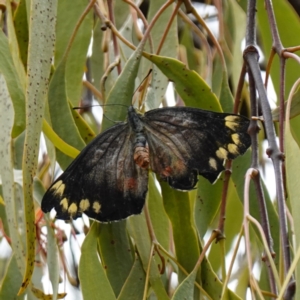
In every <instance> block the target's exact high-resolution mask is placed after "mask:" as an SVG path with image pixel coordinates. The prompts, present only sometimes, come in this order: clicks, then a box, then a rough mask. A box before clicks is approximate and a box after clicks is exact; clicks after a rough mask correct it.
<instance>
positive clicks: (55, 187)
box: [51, 180, 66, 196]
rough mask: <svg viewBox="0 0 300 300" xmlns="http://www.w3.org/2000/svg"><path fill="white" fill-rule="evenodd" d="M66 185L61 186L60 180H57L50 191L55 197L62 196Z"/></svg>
mask: <svg viewBox="0 0 300 300" xmlns="http://www.w3.org/2000/svg"><path fill="white" fill-rule="evenodd" d="M65 187H66V185H65V184H63V181H62V180H58V181H57V182H56V183H55V184H53V185H52V187H51V190H53V192H54V193H55V194H57V195H60V196H62V195H63V193H64V190H65Z"/></svg>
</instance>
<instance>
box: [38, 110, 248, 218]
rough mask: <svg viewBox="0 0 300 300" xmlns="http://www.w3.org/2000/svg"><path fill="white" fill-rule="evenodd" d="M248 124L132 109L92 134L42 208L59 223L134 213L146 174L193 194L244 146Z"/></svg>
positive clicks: (229, 117)
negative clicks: (119, 120)
mask: <svg viewBox="0 0 300 300" xmlns="http://www.w3.org/2000/svg"><path fill="white" fill-rule="evenodd" d="M248 125H249V120H248V119H247V118H244V117H242V116H238V115H233V114H223V113H215V112H209V111H203V110H200V109H196V108H189V107H169V108H168V107H167V108H159V109H154V110H150V111H148V112H146V113H145V114H144V115H141V114H139V113H137V112H136V111H135V109H134V108H133V107H132V106H130V107H129V108H128V120H127V122H122V123H118V124H116V125H115V126H113V127H111V128H109V129H108V130H106V131H105V132H103V133H102V134H100V135H98V136H97V137H96V138H95V139H94V140H93V141H92V142H91V143H90V144H89V145H87V146H86V148H84V149H83V151H82V152H81V153H80V154H79V155H78V157H77V158H76V159H75V160H74V161H73V163H72V164H71V165H70V166H69V167H68V168H67V169H66V170H65V172H64V173H63V174H62V175H61V176H60V177H59V178H58V179H57V180H56V181H55V182H54V183H53V184H52V186H51V187H50V188H49V189H48V191H47V192H46V194H45V196H44V198H43V200H42V210H43V211H44V212H49V211H50V210H51V209H52V208H55V210H56V212H57V215H56V217H57V218H59V219H65V220H66V219H70V218H73V219H75V218H77V217H79V216H81V214H82V213H85V214H87V215H88V216H89V217H91V218H93V219H96V220H98V221H100V222H109V221H117V220H121V219H124V218H126V217H128V216H130V215H134V214H139V213H141V210H142V208H143V206H144V203H145V197H146V193H147V190H148V171H149V169H150V170H152V171H153V172H155V173H156V174H158V176H159V177H160V178H161V179H162V180H165V181H167V182H168V183H169V185H170V186H171V187H173V188H175V189H180V190H191V189H193V188H194V187H195V185H196V183H197V181H198V179H197V177H198V175H199V174H200V175H202V176H204V177H205V178H207V179H208V180H209V181H210V182H214V181H215V180H216V179H217V177H218V176H219V174H220V172H221V171H222V170H224V166H223V162H224V160H225V159H234V158H235V157H237V156H238V155H241V154H243V153H244V152H245V151H246V150H247V148H248V147H249V146H250V136H249V135H248V134H247V128H248Z"/></svg>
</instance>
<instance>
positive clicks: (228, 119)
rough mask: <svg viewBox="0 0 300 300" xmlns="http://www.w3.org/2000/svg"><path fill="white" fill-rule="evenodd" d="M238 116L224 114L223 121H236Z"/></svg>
mask: <svg viewBox="0 0 300 300" xmlns="http://www.w3.org/2000/svg"><path fill="white" fill-rule="evenodd" d="M239 119H240V118H239V117H238V116H231V115H229V116H226V117H225V121H228V122H236V121H238V120H239Z"/></svg>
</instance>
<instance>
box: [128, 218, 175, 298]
mask: <svg viewBox="0 0 300 300" xmlns="http://www.w3.org/2000/svg"><path fill="white" fill-rule="evenodd" d="M127 229H128V232H129V234H130V236H131V237H132V238H133V239H134V241H135V245H136V248H137V251H138V254H139V256H140V258H141V261H142V264H143V268H144V271H145V272H146V271H147V270H148V266H149V263H150V273H149V281H150V284H151V287H152V289H153V291H154V292H155V295H156V297H157V299H160V300H167V299H169V297H168V295H167V292H166V290H165V286H164V284H163V281H162V275H160V273H159V263H158V261H160V258H159V257H158V256H157V255H154V256H152V259H151V261H150V262H149V258H150V249H151V241H150V237H149V234H148V228H147V224H146V220H145V216H144V213H142V214H141V215H138V216H134V217H130V218H129V219H128V221H127ZM146 284H147V283H146Z"/></svg>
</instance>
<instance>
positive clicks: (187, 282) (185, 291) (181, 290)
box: [172, 269, 197, 300]
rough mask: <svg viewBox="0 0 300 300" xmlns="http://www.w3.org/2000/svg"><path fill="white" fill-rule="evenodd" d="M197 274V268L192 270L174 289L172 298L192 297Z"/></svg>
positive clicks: (173, 299)
mask: <svg viewBox="0 0 300 300" xmlns="http://www.w3.org/2000/svg"><path fill="white" fill-rule="evenodd" d="M196 276H197V269H196V270H193V272H191V274H189V276H187V277H186V278H185V279H184V281H183V282H181V284H180V285H179V286H178V288H177V289H176V291H175V293H174V295H173V297H172V300H182V299H187V300H189V299H191V300H192V299H194V285H195V279H196Z"/></svg>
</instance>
